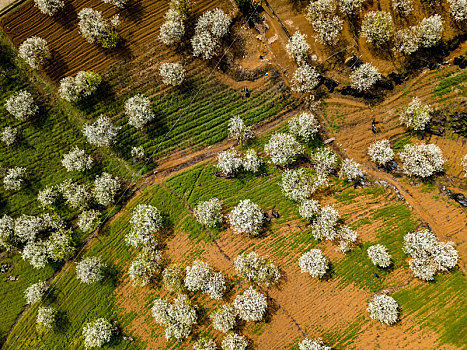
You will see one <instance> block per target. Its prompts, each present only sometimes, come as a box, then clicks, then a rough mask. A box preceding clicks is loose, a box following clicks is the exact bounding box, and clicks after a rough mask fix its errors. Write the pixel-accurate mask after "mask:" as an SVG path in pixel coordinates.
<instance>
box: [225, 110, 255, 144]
mask: <svg viewBox="0 0 467 350" xmlns="http://www.w3.org/2000/svg"><path fill="white" fill-rule="evenodd" d="M229 136H230V137H232V138H234V139H235V140H237V141H238V142H240V143H245V142H246V141H248V140H249V139H252V138H253V137H254V133H253V130H251V127H249V126H246V125H245V122H244V121H243V119H242V118H240V117H239V116H238V115H236V116H234V117H232V118H230V120H229Z"/></svg>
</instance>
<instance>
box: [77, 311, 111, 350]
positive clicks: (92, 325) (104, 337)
mask: <svg viewBox="0 0 467 350" xmlns="http://www.w3.org/2000/svg"><path fill="white" fill-rule="evenodd" d="M112 332H113V327H112V324H111V323H110V322H109V321H107V320H106V319H105V318H98V319H97V320H94V321H91V322H88V323H86V324H85V325H84V327H83V337H84V347H85V348H86V349H89V348H95V347H101V346H103V345H104V344H105V343H108V342H109V341H110V339H111V338H112Z"/></svg>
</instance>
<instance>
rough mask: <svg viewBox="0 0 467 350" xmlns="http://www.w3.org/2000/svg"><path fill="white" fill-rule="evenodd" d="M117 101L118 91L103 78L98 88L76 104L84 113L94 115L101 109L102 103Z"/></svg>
mask: <svg viewBox="0 0 467 350" xmlns="http://www.w3.org/2000/svg"><path fill="white" fill-rule="evenodd" d="M115 101H116V93H115V91H114V89H113V87H112V85H110V83H109V82H108V81H107V80H102V82H101V83H100V85H99V86H98V88H97V90H96V91H95V92H94V93H93V94H92V95H91V96H88V97H85V98H83V99H81V100H79V101H78V102H77V103H76V104H75V106H76V107H77V108H78V109H79V110H81V111H82V112H83V113H86V114H88V115H92V114H93V113H95V112H96V111H97V110H99V109H100V106H101V105H106V104H110V103H111V102H115Z"/></svg>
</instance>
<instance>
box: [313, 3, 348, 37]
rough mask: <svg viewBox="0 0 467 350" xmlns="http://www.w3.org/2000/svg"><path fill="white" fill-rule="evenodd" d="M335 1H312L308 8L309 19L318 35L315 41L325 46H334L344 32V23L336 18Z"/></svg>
mask: <svg viewBox="0 0 467 350" xmlns="http://www.w3.org/2000/svg"><path fill="white" fill-rule="evenodd" d="M336 8H337V7H336V2H335V0H316V1H311V2H310V4H309V5H308V7H307V16H306V17H307V19H308V20H309V21H310V22H311V25H312V26H313V30H314V31H315V32H316V33H317V35H316V36H315V39H316V40H317V41H318V42H319V43H321V44H324V45H334V44H335V43H336V42H337V41H338V35H339V34H340V32H341V31H342V27H343V24H344V21H343V20H342V19H340V18H339V16H336Z"/></svg>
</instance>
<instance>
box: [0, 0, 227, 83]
mask: <svg viewBox="0 0 467 350" xmlns="http://www.w3.org/2000/svg"><path fill="white" fill-rule="evenodd" d="M215 6H217V7H222V8H225V10H228V9H229V8H231V4H230V3H229V2H228V1H216V2H212V1H208V0H203V1H197V2H196V3H195V5H194V9H193V12H194V13H201V12H204V11H207V10H209V9H211V8H214V7H215ZM86 7H91V8H93V9H96V10H99V11H102V13H103V16H104V17H105V18H110V17H112V16H113V15H115V14H116V13H117V12H118V11H117V9H116V8H115V7H114V6H111V5H110V4H106V3H104V2H102V1H98V0H75V1H67V2H66V6H65V8H64V14H63V16H61V17H60V18H58V19H55V18H51V17H49V16H46V15H44V14H42V13H41V12H40V11H39V10H38V9H37V8H36V7H34V1H32V0H30V1H26V2H25V3H24V4H22V5H21V6H19V7H18V8H16V9H15V10H13V11H11V12H10V13H8V14H7V15H6V16H4V17H2V19H1V20H0V26H1V27H2V28H3V30H4V31H5V33H6V34H7V35H8V36H9V37H10V38H11V40H12V41H13V43H14V45H15V46H16V47H18V46H19V45H20V44H21V43H22V42H23V41H24V40H25V39H27V38H29V37H31V36H39V37H41V38H43V39H45V40H47V42H48V43H49V46H50V49H51V52H52V53H53V57H54V59H53V61H52V62H53V63H52V64H50V65H49V66H47V67H46V68H45V70H46V72H47V75H48V76H49V77H50V79H51V80H52V81H53V82H55V83H57V82H58V81H59V80H60V79H61V78H63V77H65V76H68V75H75V74H76V73H77V72H78V71H80V70H92V71H96V72H99V73H100V72H102V71H104V70H105V69H106V68H107V67H108V66H109V65H111V64H112V63H115V62H117V61H120V60H128V59H130V60H131V59H132V58H134V57H137V56H138V55H140V54H142V53H144V52H145V51H146V50H147V49H148V47H150V48H157V49H158V50H161V49H164V48H163V47H162V43H160V42H159V40H158V39H157V37H158V35H159V28H160V26H161V25H162V23H163V21H164V14H165V12H166V11H167V10H168V8H169V2H168V1H152V0H142V1H132V2H131V3H130V4H129V6H128V7H127V8H126V9H125V10H123V11H121V12H120V19H121V25H120V26H119V27H118V32H119V33H120V35H121V36H122V39H123V40H122V41H123V45H122V46H121V47H120V48H119V49H117V50H116V51H113V52H111V53H109V52H107V51H105V50H103V49H99V48H98V47H97V46H96V45H92V44H89V43H87V42H86V41H85V40H84V38H83V37H82V36H81V34H80V32H79V30H78V18H77V14H78V12H79V11H80V10H81V9H83V8H86ZM25 18H27V19H28V20H27V21H25V20H24V19H25Z"/></svg>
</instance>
